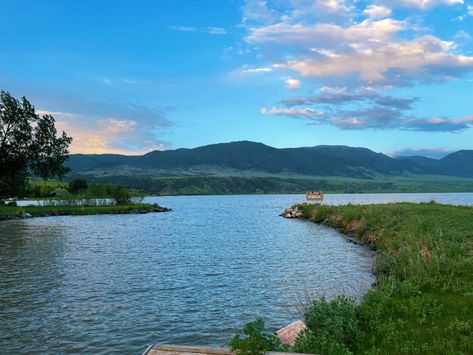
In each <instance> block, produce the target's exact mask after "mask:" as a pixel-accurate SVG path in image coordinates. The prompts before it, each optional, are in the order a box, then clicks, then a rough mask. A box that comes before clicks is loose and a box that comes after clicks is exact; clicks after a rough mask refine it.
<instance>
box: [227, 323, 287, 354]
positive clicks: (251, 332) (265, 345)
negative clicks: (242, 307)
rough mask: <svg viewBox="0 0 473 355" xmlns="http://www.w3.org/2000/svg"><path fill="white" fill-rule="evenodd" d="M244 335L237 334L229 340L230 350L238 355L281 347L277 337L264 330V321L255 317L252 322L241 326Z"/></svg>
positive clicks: (263, 352) (265, 351) (264, 351)
mask: <svg viewBox="0 0 473 355" xmlns="http://www.w3.org/2000/svg"><path fill="white" fill-rule="evenodd" d="M243 334H244V337H241V334H237V335H236V336H235V337H234V338H233V339H232V340H230V344H229V345H230V349H231V351H234V352H236V353H237V354H239V355H258V354H265V353H267V352H268V351H270V350H278V349H279V348H280V347H281V341H280V340H279V338H278V337H277V336H276V335H275V334H273V333H270V332H268V331H266V330H265V327H264V321H263V320H262V319H261V318H257V319H256V320H255V321H254V322H251V323H247V324H246V325H245V327H244V328H243Z"/></svg>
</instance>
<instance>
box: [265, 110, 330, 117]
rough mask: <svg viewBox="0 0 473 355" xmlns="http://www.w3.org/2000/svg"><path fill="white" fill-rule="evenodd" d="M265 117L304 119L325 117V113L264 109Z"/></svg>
mask: <svg viewBox="0 0 473 355" xmlns="http://www.w3.org/2000/svg"><path fill="white" fill-rule="evenodd" d="M261 113H262V114H263V115H276V116H278V115H282V116H289V117H303V118H315V117H318V116H321V115H323V114H324V113H323V112H320V111H317V110H314V109H311V108H281V107H272V108H271V109H268V108H266V107H263V108H262V109H261Z"/></svg>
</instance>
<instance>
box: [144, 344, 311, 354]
mask: <svg viewBox="0 0 473 355" xmlns="http://www.w3.org/2000/svg"><path fill="white" fill-rule="evenodd" d="M176 354H181V355H195V354H200V355H202V354H204V355H235V353H232V352H231V351H229V350H227V349H217V348H208V347H200V346H177V345H166V344H156V345H154V346H152V347H151V349H149V350H148V351H146V352H145V353H144V354H143V355H176ZM291 354H293V353H280V352H269V353H268V355H291ZM293 355H294V354H293ZM298 355H304V354H298ZM305 355H307V354H305Z"/></svg>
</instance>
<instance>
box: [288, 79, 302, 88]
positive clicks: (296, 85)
mask: <svg viewBox="0 0 473 355" xmlns="http://www.w3.org/2000/svg"><path fill="white" fill-rule="evenodd" d="M286 88H287V89H288V90H298V89H300V88H301V82H300V80H297V79H292V78H288V79H286Z"/></svg>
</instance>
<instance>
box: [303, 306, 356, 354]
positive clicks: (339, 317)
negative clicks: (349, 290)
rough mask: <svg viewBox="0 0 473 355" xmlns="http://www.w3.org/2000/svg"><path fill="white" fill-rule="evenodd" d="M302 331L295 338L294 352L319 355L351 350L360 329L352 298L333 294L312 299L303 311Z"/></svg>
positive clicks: (354, 345) (353, 350)
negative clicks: (304, 328)
mask: <svg viewBox="0 0 473 355" xmlns="http://www.w3.org/2000/svg"><path fill="white" fill-rule="evenodd" d="M304 316H305V321H306V325H307V329H306V331H304V332H303V333H302V334H301V336H299V338H298V339H297V340H296V343H295V345H294V350H295V351H296V352H304V353H317V354H321V355H325V354H330V355H346V354H352V353H353V352H355V350H356V348H357V343H358V341H359V339H360V338H361V335H362V331H361V328H360V324H359V321H358V316H357V305H356V303H355V301H353V300H351V299H348V298H346V297H337V298H336V299H334V300H332V301H330V302H328V301H326V300H325V298H322V299H320V300H317V301H314V302H313V303H312V304H311V305H310V306H309V308H308V309H307V310H306V312H305V315H304Z"/></svg>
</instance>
